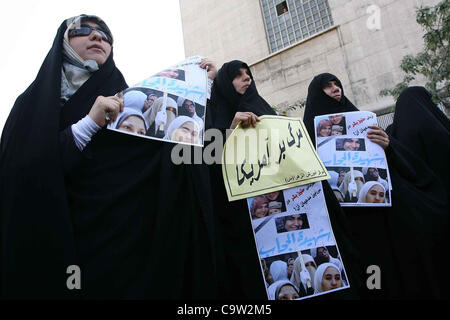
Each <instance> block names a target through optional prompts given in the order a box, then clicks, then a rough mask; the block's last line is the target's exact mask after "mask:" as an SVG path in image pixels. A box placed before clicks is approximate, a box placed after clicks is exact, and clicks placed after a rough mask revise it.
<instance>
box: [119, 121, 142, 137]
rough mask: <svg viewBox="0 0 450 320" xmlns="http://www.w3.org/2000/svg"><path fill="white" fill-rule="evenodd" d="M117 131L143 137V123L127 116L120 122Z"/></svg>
mask: <svg viewBox="0 0 450 320" xmlns="http://www.w3.org/2000/svg"><path fill="white" fill-rule="evenodd" d="M119 130H122V131H126V132H130V133H135V134H141V135H145V123H144V120H142V119H141V118H139V117H137V116H129V117H128V118H126V119H125V120H124V121H123V122H122V124H121V125H120V127H119Z"/></svg>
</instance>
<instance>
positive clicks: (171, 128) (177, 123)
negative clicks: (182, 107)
mask: <svg viewBox="0 0 450 320" xmlns="http://www.w3.org/2000/svg"><path fill="white" fill-rule="evenodd" d="M185 122H192V123H193V124H194V126H195V129H196V130H197V142H196V143H198V137H199V133H200V127H199V125H198V123H197V121H195V120H194V119H192V118H191V117H188V116H179V117H176V118H175V120H173V121H172V122H171V123H170V125H169V127H168V128H167V131H166V135H165V136H164V139H167V140H172V133H173V132H174V131H175V130H177V129H178V128H179V127H181V125H182V124H183V123H185Z"/></svg>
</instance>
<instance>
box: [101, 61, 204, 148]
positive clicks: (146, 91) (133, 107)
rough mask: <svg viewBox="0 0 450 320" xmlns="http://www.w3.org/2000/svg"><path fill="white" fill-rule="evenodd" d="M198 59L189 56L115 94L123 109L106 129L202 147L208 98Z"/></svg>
mask: <svg viewBox="0 0 450 320" xmlns="http://www.w3.org/2000/svg"><path fill="white" fill-rule="evenodd" d="M200 61H201V57H198V56H197V57H191V58H188V59H186V60H184V61H182V62H181V63H179V64H177V65H175V66H173V67H171V68H168V69H165V70H163V71H161V72H158V73H157V74H155V75H153V76H151V77H150V78H147V79H145V80H144V81H142V82H140V83H138V84H136V85H135V86H133V87H131V88H128V89H126V90H124V91H123V92H120V93H118V94H117V96H118V97H119V98H123V102H124V110H123V112H121V113H119V115H118V117H117V119H116V120H115V121H113V122H110V123H109V124H108V129H111V130H116V131H120V132H124V133H127V134H133V135H138V136H139V137H144V138H147V139H155V140H162V141H168V142H173V143H181V144H189V145H197V146H203V138H204V127H205V125H204V123H205V113H206V108H205V106H206V97H207V75H206V70H205V69H202V68H200V67H199V63H200Z"/></svg>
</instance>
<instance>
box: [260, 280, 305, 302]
mask: <svg viewBox="0 0 450 320" xmlns="http://www.w3.org/2000/svg"><path fill="white" fill-rule="evenodd" d="M287 284H288V285H291V286H293V287H294V288H295V290H296V291H297V293H298V288H297V287H296V286H295V284H293V283H292V282H290V281H289V280H278V281H275V282H274V283H272V284H271V285H270V286H269V288H267V295H268V296H269V300H277V297H278V294H279V293H280V289H281V288H282V287H283V286H285V285H287ZM299 296H300V295H299Z"/></svg>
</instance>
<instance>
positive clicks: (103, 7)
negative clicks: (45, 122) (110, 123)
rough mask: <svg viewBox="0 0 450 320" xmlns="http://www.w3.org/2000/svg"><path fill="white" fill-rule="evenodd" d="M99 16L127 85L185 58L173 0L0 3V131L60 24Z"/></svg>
mask: <svg viewBox="0 0 450 320" xmlns="http://www.w3.org/2000/svg"><path fill="white" fill-rule="evenodd" d="M82 13H84V14H93V15H97V16H99V17H100V18H102V19H103V20H104V21H105V22H106V24H107V25H108V27H109V28H110V30H111V32H112V34H113V37H114V61H115V62H116V66H117V67H118V68H119V69H120V71H121V72H122V74H123V75H124V77H125V79H126V81H127V83H128V85H129V86H132V85H134V84H136V83H138V82H140V81H141V80H144V79H145V78H148V77H149V76H151V75H152V74H155V73H157V72H158V71H161V70H163V69H165V68H166V67H169V66H171V65H174V64H176V63H178V62H180V61H182V60H183V59H184V58H185V55H184V44H183V33H182V27H181V15H180V8H179V2H178V0H164V1H155V0H127V1H116V0H109V1H104V0H88V1H86V0H76V1H61V0H59V1H55V0H40V1H39V0H13V1H7V2H4V3H2V19H0V30H3V43H2V49H1V50H0V75H1V77H0V88H2V99H1V104H0V131H3V126H4V123H5V121H6V119H7V117H8V115H9V112H10V111H11V108H12V106H13V104H14V102H15V100H16V98H17V97H18V96H19V95H20V94H21V93H22V92H23V91H24V90H25V89H26V88H27V87H28V86H29V85H30V84H31V82H32V81H33V80H34V79H35V77H36V75H37V73H38V71H39V68H40V67H41V64H42V62H43V61H44V58H45V56H46V55H47V53H48V51H49V50H50V48H51V46H52V43H53V40H54V38H55V35H56V31H57V29H58V27H59V26H60V24H61V23H62V22H63V21H64V20H65V19H66V18H69V17H72V16H76V15H79V14H82Z"/></svg>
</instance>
